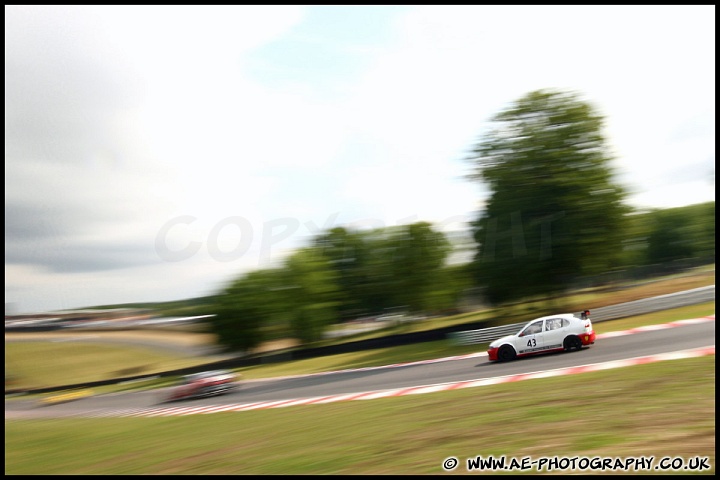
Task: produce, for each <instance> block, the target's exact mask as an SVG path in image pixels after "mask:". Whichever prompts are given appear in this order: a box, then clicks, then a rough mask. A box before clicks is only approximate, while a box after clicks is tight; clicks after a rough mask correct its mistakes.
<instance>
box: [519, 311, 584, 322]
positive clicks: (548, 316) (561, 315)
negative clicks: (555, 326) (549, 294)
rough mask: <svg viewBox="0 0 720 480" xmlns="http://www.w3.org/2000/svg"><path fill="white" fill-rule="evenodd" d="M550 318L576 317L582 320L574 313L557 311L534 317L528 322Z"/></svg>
mask: <svg viewBox="0 0 720 480" xmlns="http://www.w3.org/2000/svg"><path fill="white" fill-rule="evenodd" d="M548 318H568V319H571V318H574V319H575V320H580V319H579V318H578V317H576V316H575V315H574V314H572V313H556V314H555V315H546V316H544V317H539V318H534V319H532V320H530V321H529V322H527V323H532V322H537V321H538V320H546V319H548Z"/></svg>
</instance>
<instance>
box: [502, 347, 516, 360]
mask: <svg viewBox="0 0 720 480" xmlns="http://www.w3.org/2000/svg"><path fill="white" fill-rule="evenodd" d="M515 357H516V355H515V350H514V349H513V348H512V347H511V346H510V345H503V346H502V347H500V350H498V360H500V361H501V362H509V361H511V360H515Z"/></svg>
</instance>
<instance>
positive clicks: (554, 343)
mask: <svg viewBox="0 0 720 480" xmlns="http://www.w3.org/2000/svg"><path fill="white" fill-rule="evenodd" d="M568 325H569V322H568V321H567V319H564V318H562V317H556V318H547V319H545V331H544V333H543V344H544V346H545V348H546V349H547V350H551V349H554V348H562V347H563V340H564V339H565V336H566V335H567V327H568Z"/></svg>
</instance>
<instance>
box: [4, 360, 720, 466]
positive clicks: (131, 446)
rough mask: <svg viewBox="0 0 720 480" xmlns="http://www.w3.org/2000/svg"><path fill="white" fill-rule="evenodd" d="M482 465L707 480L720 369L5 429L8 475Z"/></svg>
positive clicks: (646, 371) (649, 369)
mask: <svg viewBox="0 0 720 480" xmlns="http://www.w3.org/2000/svg"><path fill="white" fill-rule="evenodd" d="M478 455H481V456H484V457H487V456H489V455H493V456H495V457H496V458H500V457H501V456H507V459H508V461H510V459H511V458H515V459H518V460H521V459H522V458H524V457H531V458H532V459H534V460H537V459H539V458H541V457H556V456H557V457H567V458H573V457H591V458H592V457H601V458H621V459H626V458H628V457H640V456H653V457H654V458H655V461H656V462H658V461H659V460H660V458H662V457H666V456H668V457H677V458H681V459H685V460H689V459H692V458H696V457H698V456H700V457H707V461H708V463H709V464H710V465H711V466H712V468H711V469H710V470H708V471H704V472H702V473H711V474H713V473H714V471H715V469H714V464H715V358H714V356H713V357H704V358H695V359H684V360H673V361H666V362H660V363H656V364H647V365H638V366H634V367H625V368H618V369H613V370H607V371H602V372H593V373H586V374H582V375H571V376H567V377H558V378H545V379H535V380H528V381H524V382H518V383H512V384H505V385H494V386H486V387H475V388H468V389H464V390H456V391H448V392H439V393H429V394H423V395H413V396H406V397H397V398H387V399H378V400H370V401H354V402H339V403H331V404H324V405H306V406H295V407H288V408H282V409H270V410H255V411H245V412H235V413H215V414H210V415H190V416H185V417H155V418H103V419H57V420H12V421H7V420H6V422H5V473H6V474H11V475H22V474H27V475H34V474H46V475H47V474H49V475H53V474H73V475H94V474H141V475H173V474H190V475H197V474H216V475H224V474H229V475H230V474H242V475H256V474H258V475H271V474H277V475H300V474H363V475H366V474H367V475H370V474H372V475H394V474H398V475H406V474H420V475H423V474H442V473H445V472H444V471H443V469H442V462H443V461H444V460H445V459H447V458H448V457H457V458H458V459H459V462H460V464H459V467H458V468H457V469H456V470H455V473H468V471H467V459H469V458H475V457H476V456H478ZM486 473H488V472H486ZM497 473H535V471H534V470H527V471H515V472H497ZM554 473H570V472H569V471H557V470H556V471H555V472H554ZM579 473H597V474H608V473H633V472H622V471H614V472H613V471H607V470H606V471H595V472H592V471H584V472H579ZM638 473H646V474H652V473H695V472H694V471H683V472H675V471H645V472H638Z"/></svg>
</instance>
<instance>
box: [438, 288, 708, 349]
mask: <svg viewBox="0 0 720 480" xmlns="http://www.w3.org/2000/svg"><path fill="white" fill-rule="evenodd" d="M714 300H715V285H709V286H707V287H700V288H695V289H693V290H686V291H684V292H677V293H670V294H667V295H660V296H657V297H651V298H643V299H641V300H635V301H632V302H626V303H619V304H617V305H610V306H608V307H599V308H594V309H593V311H592V312H590V319H591V320H592V321H593V323H597V322H603V321H607V320H616V319H618V318H624V317H630V316H633V315H643V314H645V313H652V312H657V311H660V310H667V309H669V308H678V307H685V306H687V305H695V304H698V303H705V302H712V301H714ZM578 316H579V315H578ZM526 323H527V322H523V323H514V324H512V325H503V326H501V327H491V328H483V329H480V330H467V331H464V332H454V333H451V334H449V335H448V337H449V338H450V339H451V340H452V341H453V342H455V343H457V344H458V345H472V344H476V343H489V342H492V341H493V340H497V339H498V338H502V337H504V336H505V335H513V334H515V333H517V332H518V331H520V329H521V328H522V327H523V326H524V325H525V324H526Z"/></svg>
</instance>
